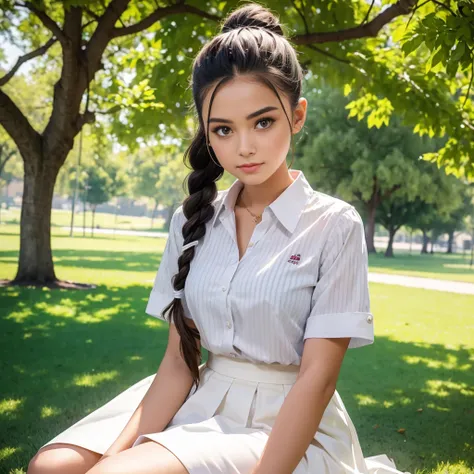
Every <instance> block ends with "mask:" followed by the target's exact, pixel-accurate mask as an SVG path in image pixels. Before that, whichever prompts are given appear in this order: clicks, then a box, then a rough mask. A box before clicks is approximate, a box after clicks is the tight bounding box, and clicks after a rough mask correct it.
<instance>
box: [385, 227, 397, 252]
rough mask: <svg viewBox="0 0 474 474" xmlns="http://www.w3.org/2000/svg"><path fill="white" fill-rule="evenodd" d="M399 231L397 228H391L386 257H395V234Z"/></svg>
mask: <svg viewBox="0 0 474 474" xmlns="http://www.w3.org/2000/svg"><path fill="white" fill-rule="evenodd" d="M396 233H397V231H396V230H394V229H390V230H389V232H388V235H389V237H388V245H387V250H385V256H386V257H393V240H394V238H395V234H396Z"/></svg>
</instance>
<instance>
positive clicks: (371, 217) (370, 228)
mask: <svg viewBox="0 0 474 474" xmlns="http://www.w3.org/2000/svg"><path fill="white" fill-rule="evenodd" d="M367 210H368V220H367V230H366V233H365V241H366V244H367V252H368V253H377V250H376V249H375V244H374V236H375V212H376V210H377V208H376V206H375V205H374V204H373V203H372V202H368V203H367Z"/></svg>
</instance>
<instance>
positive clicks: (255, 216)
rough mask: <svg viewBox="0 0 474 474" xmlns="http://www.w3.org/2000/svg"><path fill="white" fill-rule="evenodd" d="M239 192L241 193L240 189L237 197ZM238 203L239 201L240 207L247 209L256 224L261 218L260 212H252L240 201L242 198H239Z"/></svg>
mask: <svg viewBox="0 0 474 474" xmlns="http://www.w3.org/2000/svg"><path fill="white" fill-rule="evenodd" d="M241 194H242V191H240V193H239V197H240V195H241ZM240 203H241V205H242V207H244V208H245V209H247V211H248V212H249V213H250V215H251V216H252V217H253V220H254V222H255V223H257V224H258V223H259V222H260V221H261V220H262V214H254V213H253V212H252V211H251V210H250V209H249V208H248V207H247V206H246V205H245V204H244V203H242V198H241V199H240Z"/></svg>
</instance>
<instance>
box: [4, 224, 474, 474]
mask: <svg viewBox="0 0 474 474" xmlns="http://www.w3.org/2000/svg"><path fill="white" fill-rule="evenodd" d="M148 222H149V219H148ZM62 225H67V222H66V224H63V223H62V222H60V223H58V224H57V225H55V226H53V228H52V229H53V230H52V233H53V237H52V245H53V249H54V261H55V268H56V272H57V275H58V277H59V278H61V279H65V280H73V281H78V282H84V283H94V284H96V285H97V287H96V288H95V289H93V290H90V291H62V290H61V291H60V290H47V289H43V290H40V289H31V288H2V289H0V308H1V309H0V315H1V319H0V353H1V357H0V364H1V367H0V369H1V370H0V373H1V375H0V386H1V387H2V389H1V391H0V472H2V473H3V472H5V473H10V474H20V473H25V472H26V466H27V464H28V460H29V459H30V458H31V457H32V456H33V455H34V453H35V452H36V450H37V449H38V448H39V447H40V446H41V445H42V444H44V443H45V442H46V441H48V440H49V439H51V438H52V437H53V436H54V435H55V434H57V433H58V432H60V431H62V430H63V429H65V428H66V427H67V426H69V425H71V424H72V423H73V422H75V421H77V420H78V419H79V418H82V417H84V416H85V415H87V414H88V413H90V412H91V411H93V410H94V409H96V408H98V407H99V406H101V405H103V404H104V403H106V402H107V401H108V400H110V399H111V398H113V397H114V396H115V395H117V394H118V393H119V392H121V391H123V390H124V389H125V388H127V387H128V386H130V385H132V384H134V383H135V382H137V381H138V380H140V379H142V378H144V377H146V376H148V375H150V374H152V373H154V372H156V370H157V368H158V365H159V363H160V360H161V358H162V356H163V354H164V350H165V348H166V342H167V323H165V322H163V321H160V320H158V319H155V318H152V317H150V316H148V315H146V314H145V306H146V302H147V299H148V295H149V291H150V289H151V286H152V282H153V278H154V276H155V273H156V270H157V268H158V264H159V261H160V258H161V254H162V252H163V249H164V244H165V239H163V238H145V237H137V236H123V235H115V236H103V235H96V236H95V237H94V238H91V237H89V236H86V237H82V233H81V234H80V235H76V236H75V237H74V238H71V237H69V235H68V233H67V232H66V231H65V230H64V229H62V228H61V226H62ZM128 225H129V226H130V223H129V224H128ZM160 225H161V224H160V223H159V221H158V222H157V224H156V229H157V230H160V228H159V226H160ZM125 227H126V225H124V226H123V227H122V228H125ZM128 228H130V227H128ZM144 228H146V225H145V224H144V227H142V229H144ZM0 240H1V242H2V245H1V246H0V278H13V277H14V274H15V271H16V262H17V259H18V248H19V227H18V223H15V222H12V221H10V223H8V224H2V225H1V226H0ZM468 263H469V259H468V255H464V256H463V255H444V254H439V253H435V254H434V255H419V254H417V253H413V254H412V255H408V254H406V253H405V254H403V253H399V254H398V255H397V257H396V258H395V259H386V258H384V257H383V255H371V256H370V258H369V266H370V271H371V272H382V273H396V274H400V275H403V274H406V275H410V276H426V277H430V278H439V279H444V280H450V281H460V282H471V283H474V270H473V269H471V268H469V265H468ZM370 294H371V310H372V312H373V314H374V329H375V343H374V344H372V345H369V346H365V347H363V348H360V349H358V350H350V351H348V352H347V354H346V357H345V360H344V363H343V367H342V369H341V373H340V377H339V381H338V386H337V390H338V392H339V394H340V395H341V397H342V399H343V401H344V403H345V405H346V408H347V409H348V411H349V413H350V414H351V417H352V420H353V421H354V424H355V426H356V428H357V432H358V435H359V439H360V442H361V445H362V448H363V452H364V455H365V456H371V455H375V454H380V453H386V454H387V455H389V456H390V457H392V458H394V459H395V462H396V464H397V467H398V468H399V469H400V470H402V471H408V472H410V473H412V474H441V473H449V474H451V473H454V474H467V473H472V472H474V430H473V429H472V426H473V425H474V388H473V387H474V371H473V364H474V310H473V308H474V296H472V295H462V294H453V293H448V292H443V291H433V290H426V289H420V288H410V287H404V286H399V285H386V284H381V283H370ZM204 357H205V358H206V357H207V354H204Z"/></svg>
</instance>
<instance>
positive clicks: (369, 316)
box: [367, 314, 374, 323]
mask: <svg viewBox="0 0 474 474" xmlns="http://www.w3.org/2000/svg"><path fill="white" fill-rule="evenodd" d="M373 319H374V317H373V316H372V315H371V314H369V315H368V316H367V322H368V323H371V322H372V320H373Z"/></svg>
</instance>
